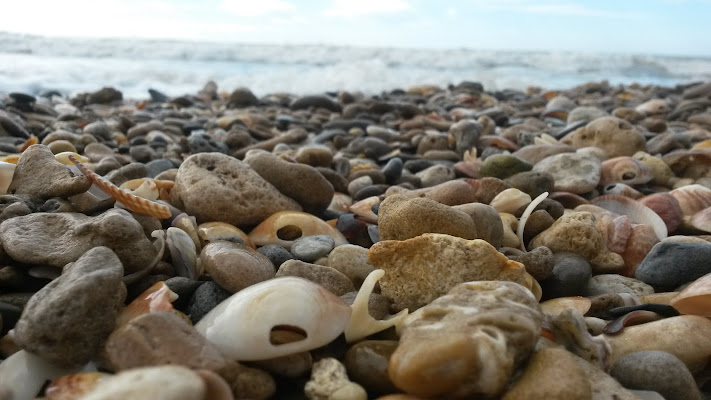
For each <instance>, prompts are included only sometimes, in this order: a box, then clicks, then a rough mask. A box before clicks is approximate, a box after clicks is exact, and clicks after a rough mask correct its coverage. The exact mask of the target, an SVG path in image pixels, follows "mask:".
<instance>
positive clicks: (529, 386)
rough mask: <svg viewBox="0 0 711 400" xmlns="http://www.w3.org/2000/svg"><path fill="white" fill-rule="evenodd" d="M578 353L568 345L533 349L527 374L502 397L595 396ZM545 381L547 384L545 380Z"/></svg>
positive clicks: (512, 399)
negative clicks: (558, 347)
mask: <svg viewBox="0 0 711 400" xmlns="http://www.w3.org/2000/svg"><path fill="white" fill-rule="evenodd" d="M576 357H577V356H575V355H573V354H571V353H570V352H568V351H566V350H564V349H557V348H547V349H541V350H538V351H536V352H535V353H533V355H532V356H531V358H530V360H529V361H528V364H527V365H526V367H525V370H524V372H523V375H521V377H520V378H519V379H518V380H517V381H516V383H514V384H513V386H512V387H511V389H510V390H508V391H507V392H506V394H505V395H504V396H503V397H502V400H519V399H546V400H568V399H580V400H586V399H592V398H593V397H592V390H591V388H590V383H589V382H588V379H587V376H586V374H585V371H583V369H582V368H581V367H580V366H579V365H578V363H577V362H575V358H576ZM543 382H545V384H543V385H542V384H541V383H543Z"/></svg>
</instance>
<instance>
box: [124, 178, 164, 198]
mask: <svg viewBox="0 0 711 400" xmlns="http://www.w3.org/2000/svg"><path fill="white" fill-rule="evenodd" d="M119 188H120V189H124V190H128V191H130V192H132V193H133V194H134V195H136V196H138V197H142V198H144V199H146V200H151V201H156V200H158V196H159V195H160V191H159V190H158V186H157V185H156V183H155V182H154V181H153V180H151V179H133V180H130V181H127V182H124V183H123V184H121V186H119Z"/></svg>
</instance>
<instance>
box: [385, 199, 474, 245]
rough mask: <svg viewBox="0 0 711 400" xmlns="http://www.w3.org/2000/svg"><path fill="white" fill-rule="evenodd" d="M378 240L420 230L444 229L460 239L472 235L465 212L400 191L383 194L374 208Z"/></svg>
mask: <svg viewBox="0 0 711 400" xmlns="http://www.w3.org/2000/svg"><path fill="white" fill-rule="evenodd" d="M378 228H379V231H380V238H381V239H382V240H405V239H410V238H413V237H415V236H419V235H421V234H423V233H445V234H448V235H452V236H457V237H461V238H464V239H474V238H476V231H475V228H474V223H473V221H472V219H471V218H470V217H469V215H468V214H467V213H465V212H464V211H460V210H457V209H455V208H453V207H450V206H446V205H444V204H440V203H438V202H436V201H434V200H429V199H425V198H413V199H408V198H407V196H404V195H393V196H389V197H387V198H386V199H385V200H383V202H382V203H380V208H379V209H378Z"/></svg>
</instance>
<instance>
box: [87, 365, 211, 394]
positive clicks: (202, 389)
mask: <svg viewBox="0 0 711 400" xmlns="http://www.w3.org/2000/svg"><path fill="white" fill-rule="evenodd" d="M206 393H207V387H206V384H205V382H204V381H203V380H202V378H201V377H200V375H198V374H197V373H196V372H194V371H192V370H190V369H188V368H186V367H181V366H177V365H162V366H156V367H146V368H136V369H132V370H128V371H124V372H121V373H119V374H116V375H113V376H111V377H109V378H106V379H102V380H100V381H99V382H98V383H97V384H96V386H95V387H94V389H93V390H91V392H89V393H88V394H87V395H85V396H83V399H86V400H112V399H155V400H196V399H203V398H205V395H206Z"/></svg>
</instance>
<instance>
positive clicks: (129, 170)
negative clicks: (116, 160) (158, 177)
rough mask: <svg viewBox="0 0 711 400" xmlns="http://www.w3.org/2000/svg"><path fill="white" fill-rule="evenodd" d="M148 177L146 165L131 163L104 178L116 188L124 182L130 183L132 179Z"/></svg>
mask: <svg viewBox="0 0 711 400" xmlns="http://www.w3.org/2000/svg"><path fill="white" fill-rule="evenodd" d="M146 176H148V170H147V169H146V165H145V164H142V163H137V162H132V163H130V164H126V165H124V166H123V167H121V168H119V169H115V170H113V171H111V172H109V173H108V174H106V176H105V177H104V178H106V179H108V180H109V181H110V182H111V183H113V184H114V185H116V186H121V185H122V184H123V183H124V182H127V181H130V180H132V179H139V178H145V177H146Z"/></svg>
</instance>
